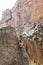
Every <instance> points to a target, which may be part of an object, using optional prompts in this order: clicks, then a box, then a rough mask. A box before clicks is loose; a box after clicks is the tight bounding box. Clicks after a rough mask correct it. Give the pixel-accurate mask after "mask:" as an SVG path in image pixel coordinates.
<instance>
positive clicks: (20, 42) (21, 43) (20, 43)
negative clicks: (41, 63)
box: [18, 39, 23, 51]
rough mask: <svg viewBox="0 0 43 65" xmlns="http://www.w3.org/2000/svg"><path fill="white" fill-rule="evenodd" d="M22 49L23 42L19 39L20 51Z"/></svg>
mask: <svg viewBox="0 0 43 65" xmlns="http://www.w3.org/2000/svg"><path fill="white" fill-rule="evenodd" d="M22 48H23V42H22V40H21V39H19V41H18V50H20V51H22Z"/></svg>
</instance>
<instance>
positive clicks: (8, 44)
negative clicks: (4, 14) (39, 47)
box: [0, 26, 28, 65]
mask: <svg viewBox="0 0 43 65" xmlns="http://www.w3.org/2000/svg"><path fill="white" fill-rule="evenodd" d="M17 43H18V42H17V38H16V34H15V30H14V28H12V27H11V26H8V27H5V28H2V29H1V30H0V65H28V59H27V58H24V56H23V53H22V51H21V52H20V53H19V50H18V44H17ZM24 47H25V45H24ZM25 50H26V49H25ZM26 53H27V52H26Z"/></svg>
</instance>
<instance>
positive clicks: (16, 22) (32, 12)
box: [0, 0, 43, 65]
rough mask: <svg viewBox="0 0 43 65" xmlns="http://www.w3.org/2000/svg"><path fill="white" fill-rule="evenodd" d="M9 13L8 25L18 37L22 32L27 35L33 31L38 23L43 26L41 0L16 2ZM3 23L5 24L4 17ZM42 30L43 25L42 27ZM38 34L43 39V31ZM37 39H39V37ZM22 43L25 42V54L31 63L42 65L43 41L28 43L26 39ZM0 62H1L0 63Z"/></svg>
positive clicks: (42, 4)
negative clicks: (10, 14) (26, 53)
mask: <svg viewBox="0 0 43 65" xmlns="http://www.w3.org/2000/svg"><path fill="white" fill-rule="evenodd" d="M11 12H12V18H11V20H8V24H9V25H11V26H12V27H14V28H15V29H16V32H17V35H18V36H20V34H22V32H27V33H28V32H29V31H30V30H32V29H35V27H36V26H37V25H38V24H39V23H40V22H42V24H43V21H42V19H43V0H18V1H17V2H16V4H15V6H14V7H13V8H12V9H11ZM3 21H4V22H6V17H5V19H4V20H3ZM39 26H40V25H39ZM40 28H41V27H40ZM42 28H43V25H42ZM42 28H41V29H42ZM38 29H39V28H38ZM40 32H41V33H42V36H41V37H42V38H43V29H42V30H40V31H39V33H40ZM31 33H32V32H31ZM1 34H2V33H1ZM1 34H0V35H1ZM9 34H10V33H9ZM36 35H37V36H38V35H39V34H36ZM39 37H40V35H39ZM29 39H31V38H29ZM24 42H26V44H27V48H28V50H27V52H28V54H29V56H30V59H31V60H32V61H33V60H35V62H36V63H37V64H38V65H39V64H42V65H43V53H42V52H43V41H41V42H39V41H37V40H35V41H34V42H33V41H30V40H29V41H28V40H27V38H26V39H25V40H24ZM41 45H42V46H41ZM28 46H29V47H28ZM3 47H4V46H3ZM41 47H42V48H41ZM4 48H5V47H4ZM9 48H10V47H9ZM9 50H10V49H9ZM13 50H14V49H13ZM13 50H12V51H13ZM40 50H41V51H40ZM13 52H14V51H13ZM1 53H2V52H1ZM11 53H12V52H11ZM5 54H6V53H5ZM8 54H9V53H8ZM7 56H8V55H7ZM9 56H10V55H9ZM11 57H12V55H11ZM13 57H14V56H13ZM9 58H10V57H9ZM10 60H11V59H10ZM4 61H5V60H4ZM0 62H2V61H0ZM6 62H7V61H6ZM11 62H13V61H11ZM24 62H25V61H24ZM2 65H3V64H2ZM23 65H24V64H23ZM26 65H27V64H26Z"/></svg>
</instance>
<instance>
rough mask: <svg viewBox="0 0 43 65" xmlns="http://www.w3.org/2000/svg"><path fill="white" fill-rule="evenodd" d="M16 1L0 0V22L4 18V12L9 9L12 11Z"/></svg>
mask: <svg viewBox="0 0 43 65" xmlns="http://www.w3.org/2000/svg"><path fill="white" fill-rule="evenodd" d="M16 1H17V0H0V20H1V16H2V11H4V10H5V9H8V8H9V9H11V8H12V7H13V6H14V4H15V2H16Z"/></svg>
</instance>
